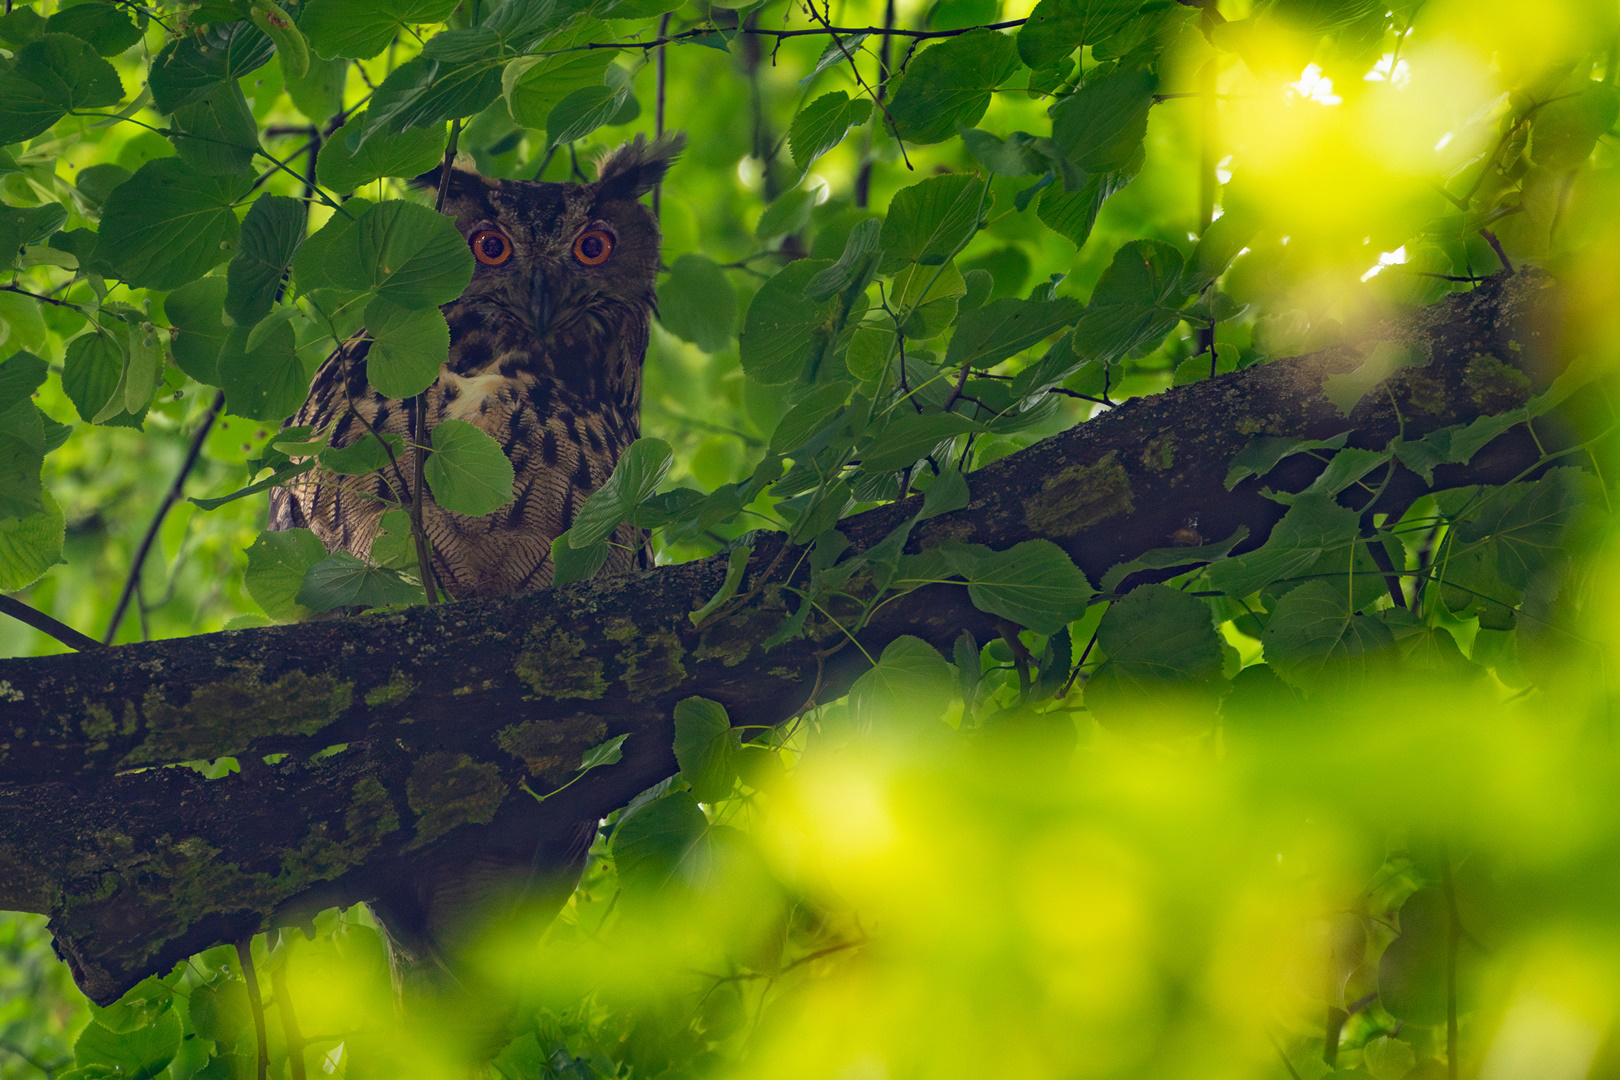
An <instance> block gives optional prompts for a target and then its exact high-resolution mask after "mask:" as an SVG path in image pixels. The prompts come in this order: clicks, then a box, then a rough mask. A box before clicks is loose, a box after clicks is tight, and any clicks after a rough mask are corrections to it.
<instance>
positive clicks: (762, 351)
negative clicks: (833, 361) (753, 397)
mask: <svg viewBox="0 0 1620 1080" xmlns="http://www.w3.org/2000/svg"><path fill="white" fill-rule="evenodd" d="M831 265H832V262H831V261H830V260H828V259H799V260H797V261H795V262H791V263H789V264H788V265H786V266H784V267H783V268H782V269H781V270H779V271H777V273H776V276H775V277H773V278H771V279H770V280H769V281H767V282H766V283H765V284H763V285H761V286H760V287H759V291H758V292H756V293H755V294H754V299H753V300H752V302H750V303H749V305H748V314H747V316H746V317H745V318H744V319H743V328H742V335H741V337H740V338H739V340H738V351H739V353H740V355H741V357H742V367H743V371H744V372H745V373H746V374H747V375H748V377H749V378H750V379H753V380H754V381H755V382H760V383H765V384H772V383H786V382H793V381H794V380H795V379H798V378H799V377H800V376H801V375H803V374H804V373H805V372H806V371H807V370H812V371H813V370H814V368H815V367H816V366H817V365H818V364H819V363H820V361H821V359H822V357H823V355H824V354H825V352H826V348H827V344H828V342H829V341H830V340H831V339H832V327H831V320H832V317H833V307H832V304H831V302H830V301H820V302H818V301H814V300H809V299H807V298H806V297H805V295H804V290H805V286H807V285H808V284H809V282H810V280H811V279H812V278H814V277H815V276H816V275H817V274H818V273H820V272H821V271H822V270H824V269H826V268H827V267H829V266H831Z"/></svg>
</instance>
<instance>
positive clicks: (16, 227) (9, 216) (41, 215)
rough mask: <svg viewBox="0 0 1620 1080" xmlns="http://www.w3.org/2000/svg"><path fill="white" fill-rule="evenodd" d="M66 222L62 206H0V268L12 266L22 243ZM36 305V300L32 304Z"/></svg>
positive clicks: (40, 236) (64, 210)
mask: <svg viewBox="0 0 1620 1080" xmlns="http://www.w3.org/2000/svg"><path fill="white" fill-rule="evenodd" d="M65 221H67V207H65V206H63V205H62V204H61V203H45V204H44V205H42V206H6V205H5V204H4V203H0V266H9V265H11V262H12V260H14V259H15V258H16V255H17V251H18V249H19V248H21V247H23V246H24V245H25V244H33V243H36V242H38V241H40V240H43V239H44V238H45V237H47V236H49V235H50V234H51V233H53V232H55V231H56V230H57V229H60V228H61V227H62V224H63V222H65ZM32 303H36V304H37V301H33V302H32Z"/></svg>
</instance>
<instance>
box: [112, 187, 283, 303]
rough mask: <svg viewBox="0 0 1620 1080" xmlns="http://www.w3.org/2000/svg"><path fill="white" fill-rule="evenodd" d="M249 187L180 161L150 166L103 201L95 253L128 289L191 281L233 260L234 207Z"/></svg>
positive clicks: (164, 287) (160, 286)
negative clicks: (97, 247) (122, 280)
mask: <svg viewBox="0 0 1620 1080" xmlns="http://www.w3.org/2000/svg"><path fill="white" fill-rule="evenodd" d="M251 184H252V178H251V177H250V176H248V175H247V174H245V173H243V174H235V173H229V174H217V173H205V172H201V171H199V170H197V169H194V168H191V167H189V166H188V165H187V164H186V163H185V162H184V161H182V160H180V159H179V158H159V159H157V160H156V161H149V162H147V163H146V164H145V165H142V166H141V167H140V169H138V170H137V171H136V173H135V175H134V176H132V177H131V178H130V179H129V180H128V182H126V183H123V184H120V185H119V186H118V187H116V188H114V189H113V192H112V194H111V195H109V196H108V197H107V205H106V206H105V207H104V208H103V210H102V214H101V245H100V249H99V251H100V254H101V255H103V256H104V257H105V258H106V259H107V260H108V261H109V262H111V263H112V264H113V266H114V267H116V268H117V270H118V273H119V275H120V276H121V277H122V278H123V279H124V281H126V282H127V283H129V284H130V285H143V286H146V287H147V288H154V289H172V288H174V287H176V286H178V285H184V284H185V283H186V282H188V281H194V280H196V279H197V278H200V277H202V276H203V275H204V274H205V273H207V272H208V270H209V269H210V268H211V267H214V266H217V265H219V264H220V263H222V262H224V261H225V260H226V259H229V258H230V257H231V256H232V255H233V254H234V253H235V251H236V247H237V237H238V234H239V232H240V229H239V227H238V226H237V223H236V213H235V212H234V211H233V210H232V209H231V207H232V205H233V204H234V203H235V202H236V201H237V200H238V199H240V198H241V197H242V196H243V195H245V194H247V192H248V189H249V187H250V186H251Z"/></svg>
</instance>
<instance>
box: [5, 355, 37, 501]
mask: <svg viewBox="0 0 1620 1080" xmlns="http://www.w3.org/2000/svg"><path fill="white" fill-rule="evenodd" d="M19 361H22V363H20V364H19ZM30 362H31V363H30ZM43 363H44V361H42V360H39V359H38V358H37V357H34V356H32V355H30V354H29V353H18V354H17V355H16V356H14V357H12V358H11V359H10V360H8V361H6V362H5V363H3V364H0V383H6V382H10V381H14V378H15V374H16V370H20V369H22V368H33V367H34V366H35V365H43ZM14 369H15V370H14ZM44 464H45V415H44V414H43V413H41V412H40V411H39V407H38V406H36V405H35V404H34V403H33V402H32V401H30V400H28V397H27V395H26V394H25V395H23V396H22V397H21V398H18V399H15V400H12V401H9V402H8V401H6V400H5V399H4V398H3V397H0V521H15V520H18V519H21V518H26V517H31V516H33V515H34V514H37V513H39V512H40V511H42V510H44V509H45V485H44V483H43V481H42V479H41V470H42V468H43V466H44Z"/></svg>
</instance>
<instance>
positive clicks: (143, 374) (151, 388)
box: [108, 322, 163, 415]
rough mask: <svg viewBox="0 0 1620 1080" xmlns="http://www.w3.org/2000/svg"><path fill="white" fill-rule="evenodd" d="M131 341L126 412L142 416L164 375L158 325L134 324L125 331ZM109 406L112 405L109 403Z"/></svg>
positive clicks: (124, 400) (127, 373) (125, 386)
mask: <svg viewBox="0 0 1620 1080" xmlns="http://www.w3.org/2000/svg"><path fill="white" fill-rule="evenodd" d="M125 340H126V341H127V342H128V343H129V365H128V366H127V367H125V369H124V396H123V407H124V411H125V412H128V413H130V414H131V415H139V414H140V413H141V412H142V410H144V409H145V408H146V407H147V406H149V405H150V404H152V395H153V393H155V392H156V391H157V388H158V383H159V382H160V381H161V380H162V378H163V346H162V344H161V343H160V342H159V341H158V336H157V328H156V327H154V326H153V325H152V324H151V323H148V322H143V323H140V324H131V325H130V327H129V329H128V331H127V332H126V334H125ZM108 404H109V407H110V406H111V405H112V404H113V403H112V402H109V403H108Z"/></svg>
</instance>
